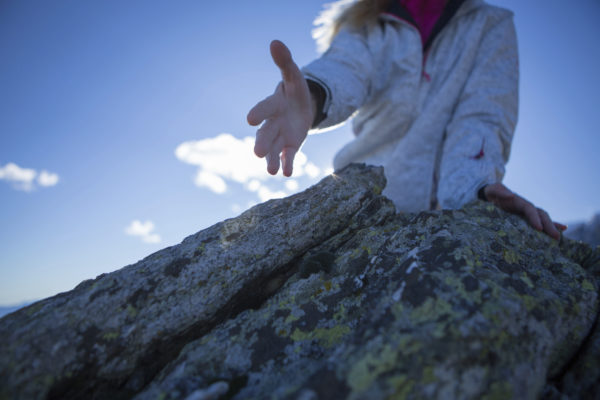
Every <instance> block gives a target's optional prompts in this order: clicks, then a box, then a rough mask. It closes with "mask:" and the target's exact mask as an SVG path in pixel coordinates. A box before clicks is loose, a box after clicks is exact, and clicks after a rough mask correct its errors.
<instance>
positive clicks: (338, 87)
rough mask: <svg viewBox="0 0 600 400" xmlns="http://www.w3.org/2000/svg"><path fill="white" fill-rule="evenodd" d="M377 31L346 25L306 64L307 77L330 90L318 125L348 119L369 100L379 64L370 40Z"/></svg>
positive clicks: (332, 123)
mask: <svg viewBox="0 0 600 400" xmlns="http://www.w3.org/2000/svg"><path fill="white" fill-rule="evenodd" d="M373 30H375V28H374V29H373ZM373 34H375V35H376V34H377V33H376V32H368V31H367V29H366V28H364V29H362V30H350V29H348V28H342V29H341V30H340V32H339V33H338V34H337V35H336V36H335V38H334V39H333V41H332V42H331V45H330V46H329V48H328V49H327V51H326V52H325V53H323V55H322V56H321V57H320V58H318V59H316V60H315V61H313V62H311V63H310V64H308V65H307V66H305V67H304V68H302V72H303V73H304V75H305V77H306V79H307V80H308V81H314V82H316V83H318V84H319V85H320V86H321V87H323V89H324V90H325V94H326V96H325V101H324V105H323V110H322V111H323V116H324V118H323V119H322V120H321V121H318V125H317V126H315V128H325V127H328V126H332V125H336V124H339V123H341V122H344V121H345V120H346V119H348V118H349V117H350V116H351V115H352V114H353V113H354V112H355V111H356V110H357V109H358V108H360V107H361V106H362V105H363V104H364V103H365V102H366V100H367V98H368V96H369V94H370V92H371V90H372V77H373V73H374V69H375V65H376V61H375V57H374V55H373V49H372V46H371V43H370V42H371V41H373V39H374V38H373V37H372V35H373ZM370 36H371V37H370Z"/></svg>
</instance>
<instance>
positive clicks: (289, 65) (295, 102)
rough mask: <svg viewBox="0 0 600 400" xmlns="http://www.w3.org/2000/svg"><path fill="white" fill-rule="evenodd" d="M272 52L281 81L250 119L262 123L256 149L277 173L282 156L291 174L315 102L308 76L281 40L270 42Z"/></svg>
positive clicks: (284, 170) (307, 128)
mask: <svg viewBox="0 0 600 400" xmlns="http://www.w3.org/2000/svg"><path fill="white" fill-rule="evenodd" d="M271 56H272V57H273V61H274V62H275V64H276V65H277V66H278V67H279V69H280V71H281V77H282V81H281V83H279V85H278V86H277V88H276V89H275V93H273V94H272V95H271V96H269V97H267V98H266V99H264V100H263V101H261V102H259V103H258V104H256V105H255V106H254V107H253V108H252V109H251V110H250V112H249V113H248V123H249V124H250V125H253V126H256V125H259V124H261V123H263V122H264V123H263V125H262V126H261V127H260V129H259V130H258V131H257V132H256V142H255V145H254V152H255V153H256V155H257V156H259V157H265V156H266V157H267V171H269V173H270V174H272V175H275V174H276V173H277V171H279V166H280V160H281V163H282V164H283V174H284V175H285V176H290V175H292V169H293V163H294V156H295V155H296V152H297V151H298V150H299V149H300V146H301V145H302V142H303V141H304V139H305V138H306V135H307V133H308V130H309V128H310V125H311V123H312V120H313V113H314V111H313V106H312V103H311V97H310V93H309V90H308V85H307V84H306V80H305V79H304V76H303V75H302V72H300V69H299V68H298V66H297V65H296V64H295V63H294V61H293V60H292V56H291V54H290V51H289V50H288V48H287V47H286V46H285V45H284V44H283V43H281V42H279V41H276V40H274V41H273V42H271Z"/></svg>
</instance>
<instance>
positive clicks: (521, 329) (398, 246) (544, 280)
mask: <svg viewBox="0 0 600 400" xmlns="http://www.w3.org/2000/svg"><path fill="white" fill-rule="evenodd" d="M384 186H385V180H384V178H383V170H382V169H381V168H373V167H365V166H359V165H352V166H350V167H348V168H346V169H345V170H343V171H341V172H340V173H338V174H337V175H332V176H330V177H328V178H325V179H324V180H323V181H321V182H320V183H319V184H318V185H315V186H313V187H312V188H310V189H308V190H306V191H305V192H302V193H299V194H297V195H294V196H291V197H288V198H286V199H281V200H272V201H269V202H266V203H263V204H261V205H258V206H256V207H253V208H252V209H250V210H248V211H246V212H245V213H243V214H242V215H240V216H239V217H237V218H234V219H230V220H226V221H224V222H221V223H219V224H216V225H214V226H212V227H210V228H208V229H206V230H203V231H201V232H199V233H197V234H195V235H192V236H190V237H188V238H186V239H185V240H184V241H183V242H182V243H181V244H180V245H178V246H174V247H170V248H167V249H164V250H161V251H159V252H157V253H155V254H153V255H151V256H149V257H147V258H145V259H144V260H142V261H140V262H138V263H136V264H134V265H130V266H127V267H125V268H123V269H121V270H119V271H116V272H113V273H110V274H105V275H101V276H99V277H97V278H96V279H94V280H89V281H85V282H82V283H81V284H80V285H79V286H77V287H76V288H75V289H73V290H72V291H70V292H67V293H62V294H60V295H57V296H55V297H52V298H49V299H46V300H43V301H40V302H38V303H35V304H33V305H31V306H29V307H26V308H24V309H21V310H19V311H17V312H15V313H13V314H10V315H8V316H6V317H4V318H2V319H1V320H0V337H2V338H3V340H2V342H1V343H0V354H1V356H0V399H4V398H6V399H36V398H37V399H41V398H50V399H52V398H60V399H68V398H99V399H100V398H111V399H112V398H117V399H118V398H136V399H190V400H191V399H196V400H198V399H205V400H207V399H232V398H233V399H250V398H255V399H264V398H275V399H301V400H308V399H343V398H348V399H387V398H440V399H447V398H460V399H469V398H473V399H479V398H485V397H486V396H488V397H489V398H502V399H504V398H523V399H534V398H538V397H540V396H544V397H546V398H560V396H562V395H568V396H571V397H572V398H586V396H589V394H590V393H597V392H598V391H599V390H600V385H599V384H598V379H599V377H600V365H599V364H600V361H599V360H600V332H599V328H598V324H597V321H596V320H597V315H598V312H599V308H598V278H599V277H600V250H598V249H596V250H593V249H592V248H590V247H589V246H587V245H584V244H582V243H577V242H572V241H569V240H567V239H564V240H563V241H561V243H560V244H559V243H557V242H556V241H553V240H552V239H550V238H549V237H547V236H545V235H543V234H541V233H538V232H536V231H534V230H532V229H530V228H529V227H528V226H527V225H526V223H525V222H523V221H522V220H521V219H519V218H518V217H516V216H511V215H508V214H506V213H504V212H501V211H499V210H498V209H496V208H495V207H494V206H492V205H489V204H486V203H481V202H480V203H474V204H471V205H469V206H467V207H465V208H463V209H461V210H455V211H439V212H423V213H418V214H396V213H395V212H394V208H393V205H392V204H391V202H390V201H389V200H387V199H386V198H384V197H382V196H381V195H380V193H381V190H382V189H383V187H384Z"/></svg>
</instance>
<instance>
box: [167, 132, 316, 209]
mask: <svg viewBox="0 0 600 400" xmlns="http://www.w3.org/2000/svg"><path fill="white" fill-rule="evenodd" d="M175 156H176V157H177V158H178V159H179V160H180V161H182V162H185V163H187V164H191V165H195V166H197V167H198V172H197V173H196V177H195V179H194V183H195V184H196V185H197V186H199V187H205V188H208V189H210V190H212V191H213V192H214V193H217V194H222V193H224V192H226V191H227V188H228V185H229V184H230V183H238V184H242V185H243V187H244V188H245V189H246V190H248V191H250V192H253V193H256V195H257V196H258V198H259V199H260V200H261V201H266V200H269V199H272V198H278V197H285V196H288V195H290V194H292V193H293V192H295V191H297V190H298V189H299V188H300V184H299V183H298V181H297V180H296V179H298V178H303V177H304V178H310V179H311V180H314V179H315V178H317V177H319V176H323V175H324V174H323V169H321V168H319V167H317V166H316V165H315V164H313V163H312V162H309V161H308V160H307V157H306V155H305V154H304V153H302V152H301V151H299V152H298V153H297V154H296V157H295V159H294V172H293V173H294V175H293V176H294V179H289V178H284V177H283V176H282V175H281V172H280V173H279V175H278V176H276V177H273V176H271V175H269V174H268V173H267V168H266V162H265V160H264V159H260V158H258V157H256V156H255V155H254V138H253V137H250V136H248V137H245V138H243V139H238V138H236V137H234V136H232V135H230V134H228V133H222V134H220V135H218V136H216V137H213V138H208V139H202V140H196V141H189V142H184V143H181V144H180V145H179V146H177V148H176V149H175ZM267 182H268V185H267ZM236 209H237V208H236Z"/></svg>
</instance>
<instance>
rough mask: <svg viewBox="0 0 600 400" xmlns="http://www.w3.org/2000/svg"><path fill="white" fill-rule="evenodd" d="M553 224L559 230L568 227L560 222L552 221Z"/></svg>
mask: <svg viewBox="0 0 600 400" xmlns="http://www.w3.org/2000/svg"><path fill="white" fill-rule="evenodd" d="M554 226H555V227H556V229H558V230H559V231H561V232H564V231H566V230H567V229H568V228H569V227H568V226H567V225H564V224H561V223H560V222H554Z"/></svg>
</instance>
